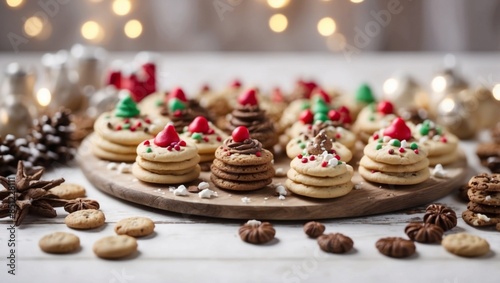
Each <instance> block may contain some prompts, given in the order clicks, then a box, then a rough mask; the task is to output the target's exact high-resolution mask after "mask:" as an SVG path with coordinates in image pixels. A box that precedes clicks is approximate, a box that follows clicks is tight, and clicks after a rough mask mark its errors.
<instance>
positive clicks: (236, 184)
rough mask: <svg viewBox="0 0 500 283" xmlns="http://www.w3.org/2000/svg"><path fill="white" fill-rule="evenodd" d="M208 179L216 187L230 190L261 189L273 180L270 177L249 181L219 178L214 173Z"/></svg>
mask: <svg viewBox="0 0 500 283" xmlns="http://www.w3.org/2000/svg"><path fill="white" fill-rule="evenodd" d="M210 180H212V182H213V183H214V185H216V186H217V187H219V188H222V189H226V190H232V191H253V190H257V189H261V188H263V187H265V186H267V185H269V184H271V183H272V182H273V179H272V178H269V179H266V180H259V181H250V182H243V181H230V180H226V179H221V178H219V177H217V176H216V175H214V174H211V175H210Z"/></svg>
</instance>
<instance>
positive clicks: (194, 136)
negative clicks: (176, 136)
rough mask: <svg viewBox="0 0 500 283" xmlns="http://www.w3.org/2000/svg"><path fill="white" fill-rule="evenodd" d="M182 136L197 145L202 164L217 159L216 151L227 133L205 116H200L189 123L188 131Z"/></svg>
mask: <svg viewBox="0 0 500 283" xmlns="http://www.w3.org/2000/svg"><path fill="white" fill-rule="evenodd" d="M181 137H182V138H185V139H186V141H190V142H192V143H193V144H195V145H196V147H197V148H198V154H199V155H200V164H203V163H209V164H211V163H212V161H213V160H214V159H215V151H216V150H217V148H218V147H219V146H221V145H222V141H223V140H225V139H226V138H227V135H226V134H225V133H224V132H223V131H221V130H219V129H218V128H216V127H215V126H214V125H213V124H212V123H210V122H208V120H207V119H206V118H205V117H203V116H198V117H196V118H195V119H194V120H193V122H191V124H189V126H188V127H187V131H186V132H184V133H182V134H181Z"/></svg>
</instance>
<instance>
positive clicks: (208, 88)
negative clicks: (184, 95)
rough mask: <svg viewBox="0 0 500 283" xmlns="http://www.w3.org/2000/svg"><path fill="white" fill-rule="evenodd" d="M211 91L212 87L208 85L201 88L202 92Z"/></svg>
mask: <svg viewBox="0 0 500 283" xmlns="http://www.w3.org/2000/svg"><path fill="white" fill-rule="evenodd" d="M208 91H210V85H208V84H204V85H203V86H202V87H201V92H208Z"/></svg>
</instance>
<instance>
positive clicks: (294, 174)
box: [285, 131, 353, 199]
mask: <svg viewBox="0 0 500 283" xmlns="http://www.w3.org/2000/svg"><path fill="white" fill-rule="evenodd" d="M332 145H333V141H332V139H331V138H329V137H328V136H327V135H326V133H325V131H321V132H320V133H319V134H318V135H317V136H316V137H315V138H314V139H313V140H311V141H310V142H309V143H308V144H307V147H306V150H305V154H304V155H302V154H300V155H298V156H297V157H295V158H293V159H292V162H290V170H288V172H287V177H288V179H287V180H286V181H285V184H286V187H287V188H288V189H289V190H290V191H292V192H294V193H295V194H297V195H302V196H307V197H311V198H322V199H325V198H337V197H341V196H344V195H346V194H348V193H349V192H350V191H351V190H352V188H353V183H352V182H351V178H352V175H353V168H352V167H351V166H350V165H348V164H346V163H345V162H342V161H340V160H341V157H340V156H339V155H338V154H337V153H333V151H332Z"/></svg>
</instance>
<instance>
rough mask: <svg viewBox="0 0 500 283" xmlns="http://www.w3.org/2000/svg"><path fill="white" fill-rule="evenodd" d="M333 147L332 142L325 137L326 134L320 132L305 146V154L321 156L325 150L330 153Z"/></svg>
mask: <svg viewBox="0 0 500 283" xmlns="http://www.w3.org/2000/svg"><path fill="white" fill-rule="evenodd" d="M332 147H333V140H332V139H331V138H329V137H328V136H327V135H326V132H325V131H324V130H322V131H321V132H319V134H318V135H317V136H316V137H315V138H314V140H312V141H310V142H309V143H308V144H307V148H306V150H307V152H308V153H309V154H312V155H319V154H322V153H323V152H324V151H325V150H326V151H328V152H329V151H330V150H331V149H332Z"/></svg>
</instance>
